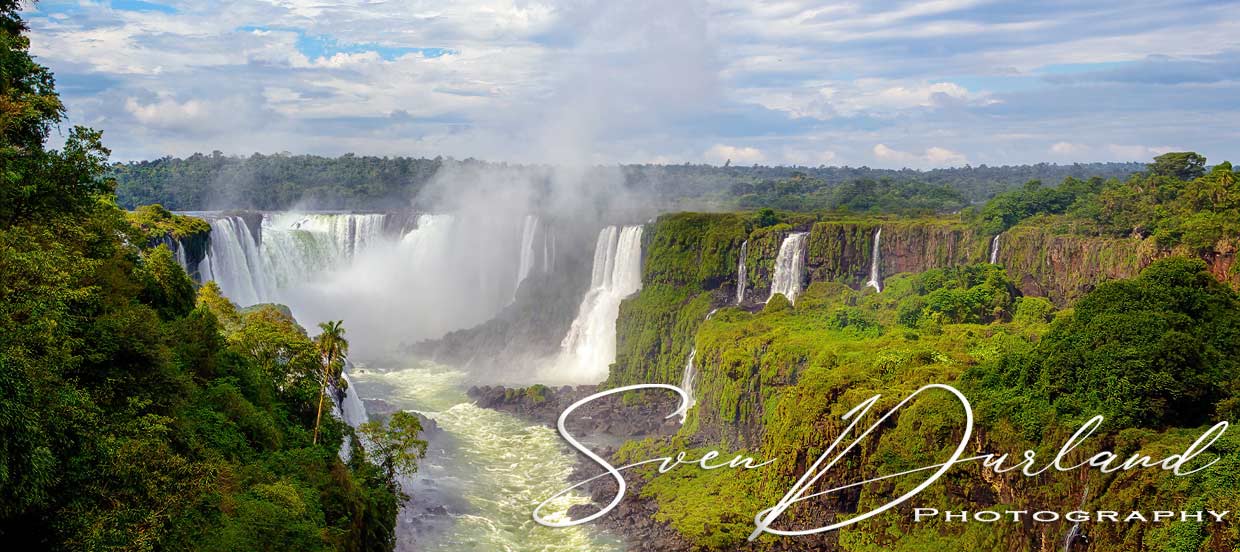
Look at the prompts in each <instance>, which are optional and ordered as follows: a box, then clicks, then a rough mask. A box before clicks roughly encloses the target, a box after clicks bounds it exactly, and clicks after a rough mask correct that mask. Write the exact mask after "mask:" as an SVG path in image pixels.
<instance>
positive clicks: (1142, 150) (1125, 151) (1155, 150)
mask: <svg viewBox="0 0 1240 552" xmlns="http://www.w3.org/2000/svg"><path fill="white" fill-rule="evenodd" d="M1183 150H1184V148H1177V147H1172V146H1139V145H1122V144H1108V145H1107V146H1106V151H1107V152H1109V153H1110V154H1111V157H1112V158H1113V159H1115V160H1116V161H1149V160H1150V159H1153V158H1155V157H1158V156H1159V155H1162V154H1164V153H1167V152H1172V151H1183Z"/></svg>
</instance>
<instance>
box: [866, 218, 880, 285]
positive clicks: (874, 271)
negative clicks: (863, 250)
mask: <svg viewBox="0 0 1240 552" xmlns="http://www.w3.org/2000/svg"><path fill="white" fill-rule="evenodd" d="M882 239H883V229H882V228H879V229H878V230H877V231H875V232H874V248H873V250H872V251H870V280H869V281H868V282H866V283H865V285H867V286H870V287H872V288H874V289H875V290H876V291H880V292H881V291H883V277H882V274H881V273H880V272H879V264H880V263H882V249H881V248H880V247H879V242H880V241H881V240H882Z"/></svg>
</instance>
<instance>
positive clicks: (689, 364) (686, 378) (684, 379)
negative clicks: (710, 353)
mask: <svg viewBox="0 0 1240 552" xmlns="http://www.w3.org/2000/svg"><path fill="white" fill-rule="evenodd" d="M716 312H719V309H713V310H711V311H710V312H708V313H706V319H707V320H710V317H712V316H714V315H715V313H716ZM696 358H697V347H696V346H695V347H693V349H691V350H690V351H689V359H688V360H686V361H685V372H684V374H683V375H681V376H680V388H681V389H684V390H685V394H686V395H688V396H689V403H688V404H686V405H685V408H684V410H681V411H680V423H681V424H682V425H683V424H684V423H685V419H686V418H688V417H689V409H690V408H693V405H695V404H697V395H696V394H695V393H694V391H693V379H694V378H696V377H697V370H696V369H695V368H694V365H693V362H694V360H695V359H696Z"/></svg>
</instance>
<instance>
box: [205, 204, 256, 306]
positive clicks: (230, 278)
mask: <svg viewBox="0 0 1240 552" xmlns="http://www.w3.org/2000/svg"><path fill="white" fill-rule="evenodd" d="M207 257H208V258H209V259H210V261H209V262H208V265H209V270H208V271H207V272H206V273H203V276H202V277H203V278H204V281H205V280H215V283H217V284H219V286H220V290H222V291H223V292H224V295H226V296H227V297H228V298H229V299H232V300H233V302H235V303H237V304H239V305H243V306H244V305H253V304H255V303H258V302H261V301H264V300H267V299H266V298H267V287H266V277H265V273H264V271H263V263H262V256H261V255H260V254H259V251H258V242H257V241H256V240H255V239H254V234H253V233H252V232H251V231H250V228H249V226H247V225H246V223H245V220H244V219H242V218H241V217H236V216H227V217H220V218H217V219H215V220H212V221H211V247H210V249H209V251H208V252H207Z"/></svg>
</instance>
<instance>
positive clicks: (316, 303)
mask: <svg viewBox="0 0 1240 552" xmlns="http://www.w3.org/2000/svg"><path fill="white" fill-rule="evenodd" d="M198 216H202V217H203V218H206V219H207V220H209V221H210V222H211V228H212V232H211V244H210V247H209V249H208V253H207V255H206V257H205V258H204V260H203V262H202V263H201V264H200V267H199V273H200V274H201V277H202V279H203V280H204V281H205V280H208V279H210V280H215V281H216V282H217V283H218V284H219V285H220V288H221V289H222V290H223V292H224V294H225V295H226V296H228V297H229V298H230V299H232V300H233V301H234V302H236V303H238V304H240V305H242V306H245V305H252V304H255V303H263V302H277V303H282V304H285V305H288V306H289V308H291V309H292V310H293V314H294V315H295V316H296V317H297V319H298V320H299V321H301V322H302V323H303V325H306V326H308V327H312V326H313V325H314V324H315V323H317V322H319V321H322V320H339V319H343V320H344V321H345V326H346V327H348V328H349V329H350V335H351V336H356V337H355V338H354V339H356V340H359V341H362V342H368V343H363V344H362V347H359V348H358V350H368V351H375V352H378V351H381V350H384V349H388V348H391V347H392V346H395V345H398V344H400V343H409V342H413V341H416V340H419V339H425V338H432V337H437V336H439V335H442V334H443V333H445V332H448V331H451V330H456V329H460V328H465V327H470V326H473V325H476V324H479V323H482V322H484V321H486V320H489V319H490V318H492V317H493V316H494V315H495V314H496V313H498V312H499V311H500V310H501V309H503V308H504V307H505V306H506V305H508V304H510V303H511V302H512V299H513V296H514V293H515V291H516V289H517V286H518V285H519V284H520V282H521V280H522V279H524V278H525V277H527V276H529V274H531V273H532V272H533V271H534V270H535V268H534V267H537V266H538V263H539V261H540V260H541V261H542V263H543V264H544V266H548V267H549V266H550V263H551V262H552V256H553V255H554V251H553V249H554V240H553V239H552V237H551V232H550V231H549V229H547V225H545V224H542V223H541V222H540V221H539V220H538V218H537V217H534V216H532V215H531V216H525V215H523V214H522V215H517V216H508V217H495V216H489V217H480V216H470V215H460V214H422V215H419V216H418V217H417V222H416V225H414V226H413V227H412V229H409V230H408V231H407V232H404V233H403V234H402V233H401V231H400V230H399V229H398V230H393V231H390V232H384V222H385V215H382V214H299V213H263V214H262V215H261V217H260V216H258V215H255V216H233V215H226V214H214V213H203V214H198ZM526 228H528V231H527V230H526ZM538 234H542V236H543V239H544V240H545V242H546V243H545V244H544V246H543V247H541V248H538V247H535V245H534V244H535V243H536V242H537V239H538ZM526 246H528V247H526ZM543 249H545V250H546V252H545V253H543V251H542V250H543ZM536 253H542V255H537V254H536ZM539 256H541V257H542V259H539V258H538V257H539ZM355 344H357V343H355ZM368 345H378V346H375V347H371V346H368Z"/></svg>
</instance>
